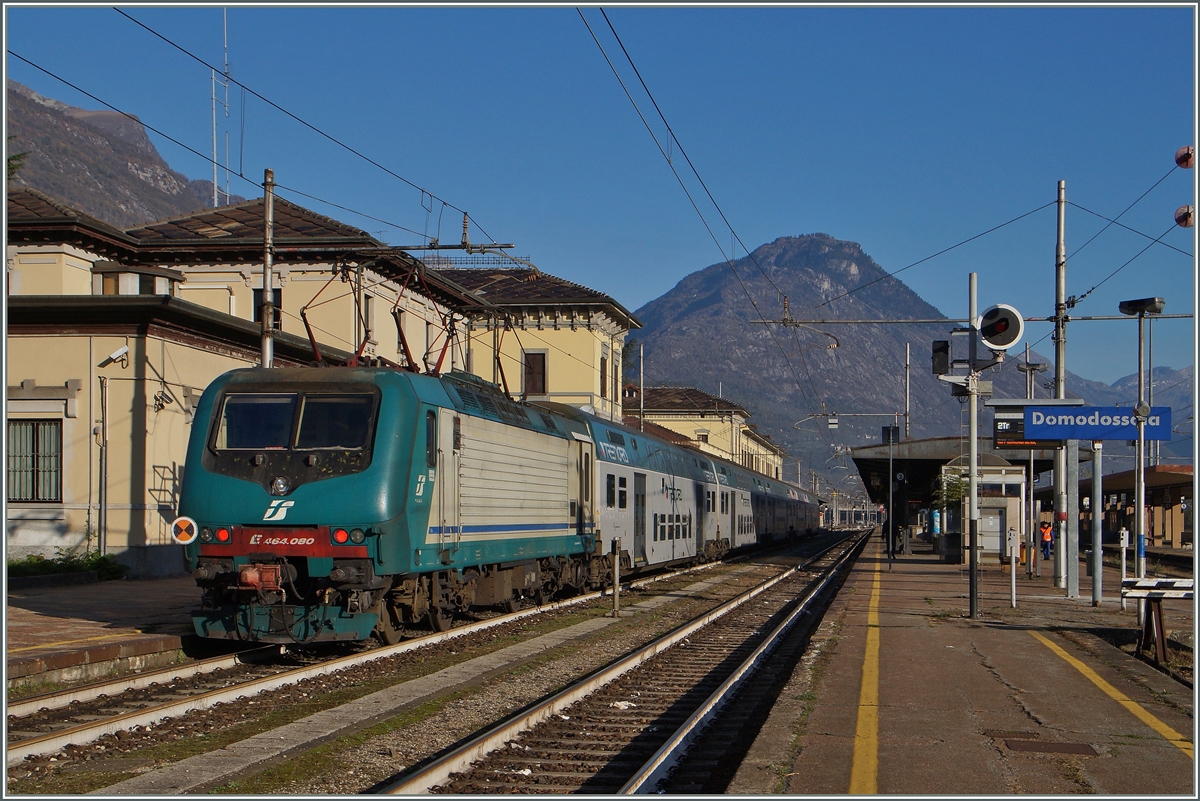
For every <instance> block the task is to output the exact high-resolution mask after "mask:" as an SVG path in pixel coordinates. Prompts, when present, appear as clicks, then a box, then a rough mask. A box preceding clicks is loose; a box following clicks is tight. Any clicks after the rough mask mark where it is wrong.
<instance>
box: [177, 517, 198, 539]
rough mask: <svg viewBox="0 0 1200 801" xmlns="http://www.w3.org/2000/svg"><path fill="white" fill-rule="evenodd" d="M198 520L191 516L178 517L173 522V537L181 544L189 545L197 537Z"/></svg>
mask: <svg viewBox="0 0 1200 801" xmlns="http://www.w3.org/2000/svg"><path fill="white" fill-rule="evenodd" d="M196 532H197V529H196V521H195V520H193V519H192V518H190V517H177V518H175V522H174V523H172V524H171V539H173V540H175V542H177V543H179V544H180V545H188V544H189V543H191V542H192V541H193V540H195V539H196Z"/></svg>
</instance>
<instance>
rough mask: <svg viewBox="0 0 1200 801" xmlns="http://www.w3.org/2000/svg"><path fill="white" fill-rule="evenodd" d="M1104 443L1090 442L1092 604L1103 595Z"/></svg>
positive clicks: (1096, 604) (1097, 603) (1097, 604)
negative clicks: (1101, 533) (1101, 528)
mask: <svg viewBox="0 0 1200 801" xmlns="http://www.w3.org/2000/svg"><path fill="white" fill-rule="evenodd" d="M1103 467H1104V443H1103V442H1102V441H1100V440H1095V441H1094V442H1093V443H1092V606H1099V605H1100V601H1101V599H1102V598H1103V596H1104V591H1103V589H1102V584H1103V577H1102V574H1103V573H1104V560H1103V559H1102V558H1101V552H1100V551H1101V547H1100V546H1101V544H1102V543H1101V541H1100V540H1101V536H1100V527H1101V524H1102V523H1103V522H1104V509H1103V507H1102V503H1103V498H1104V492H1103V490H1102V489H1101V487H1100V485H1101V483H1102V481H1103V475H1104V471H1103Z"/></svg>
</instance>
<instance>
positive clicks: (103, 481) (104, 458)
mask: <svg viewBox="0 0 1200 801" xmlns="http://www.w3.org/2000/svg"><path fill="white" fill-rule="evenodd" d="M96 536H97V540H96V542H97V549H98V550H99V551H100V555H101V556H104V555H105V554H106V553H108V376H105V375H102V376H100V525H99V527H98V530H97V532H96Z"/></svg>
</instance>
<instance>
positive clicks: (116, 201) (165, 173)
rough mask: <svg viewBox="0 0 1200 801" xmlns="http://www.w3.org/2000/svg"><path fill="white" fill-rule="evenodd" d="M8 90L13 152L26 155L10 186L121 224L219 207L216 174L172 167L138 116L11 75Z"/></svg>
mask: <svg viewBox="0 0 1200 801" xmlns="http://www.w3.org/2000/svg"><path fill="white" fill-rule="evenodd" d="M6 89H7V103H8V105H7V111H8V134H9V136H11V137H12V139H11V140H10V141H9V142H8V152H9V153H26V154H27V155H26V156H25V160H24V165H23V166H22V167H21V169H20V171H19V172H18V173H17V175H16V177H15V178H13V179H12V180H11V181H9V185H10V186H29V187H32V188H34V189H37V190H38V191H40V192H44V193H45V194H47V195H50V196H51V197H54V198H56V199H58V200H61V201H63V202H64V203H67V204H68V205H70V206H72V207H74V208H77V209H79V210H80V211H82V212H85V213H87V214H90V215H91V216H93V217H96V218H97V219H99V220H103V221H104V222H107V223H110V224H112V225H114V226H115V227H117V228H131V227H134V226H137V225H141V224H143V223H147V222H151V221H153V220H161V219H166V218H169V217H175V216H178V215H181V214H187V213H189V212H193V211H196V210H198V209H203V208H211V207H212V205H213V203H212V191H213V185H212V181H204V180H191V179H189V178H187V177H186V176H185V175H183V174H182V173H179V172H176V171H175V170H172V169H171V168H170V166H169V165H168V164H167V163H166V162H165V161H164V160H163V158H162V156H160V155H159V153H158V150H157V149H156V148H155V147H154V143H153V142H151V141H150V137H149V136H148V135H147V134H146V129H145V128H144V127H143V126H142V124H141V123H140V122H139V121H138V119H137V117H136V116H126V115H125V114H121V113H119V112H116V111H108V110H99V111H97V110H88V109H82V108H76V107H74V106H70V105H68V104H66V103H63V102H62V101H59V100H54V99H52V98H48V97H43V96H42V95H40V94H38V93H37V92H34V91H33V90H32V89H30V88H29V87H27V86H25V85H23V84H20V83H17V82H16V81H13V80H11V79H9V80H8V81H7V84H6ZM244 199H245V198H242V197H238V196H233V197H232V198H231V199H230V201H229V202H231V203H237V202H240V201H242V200H244ZM222 202H224V198H222Z"/></svg>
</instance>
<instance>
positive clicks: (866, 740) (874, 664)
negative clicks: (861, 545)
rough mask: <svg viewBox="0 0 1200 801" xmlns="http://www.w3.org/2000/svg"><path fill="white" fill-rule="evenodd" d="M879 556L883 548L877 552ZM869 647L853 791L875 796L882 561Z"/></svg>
mask: <svg viewBox="0 0 1200 801" xmlns="http://www.w3.org/2000/svg"><path fill="white" fill-rule="evenodd" d="M875 554H876V557H878V556H879V548H878V546H876V549H875ZM866 642H867V647H866V653H865V654H863V669H862V688H861V689H860V690H859V692H858V725H857V726H856V727H855V729H854V760H853V762H852V763H851V766H850V790H849V792H850V793H852V794H855V795H875V794H876V793H877V792H878V787H877V779H878V776H879V559H878V558H876V560H875V571H874V577H873V578H872V580H871V600H870V601H869V602H868V603H867V637H866Z"/></svg>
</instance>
